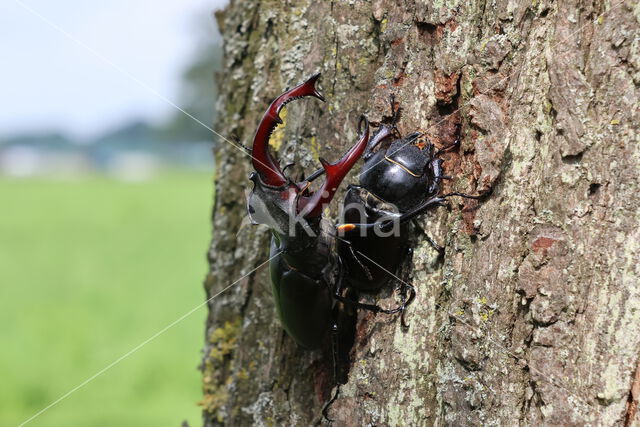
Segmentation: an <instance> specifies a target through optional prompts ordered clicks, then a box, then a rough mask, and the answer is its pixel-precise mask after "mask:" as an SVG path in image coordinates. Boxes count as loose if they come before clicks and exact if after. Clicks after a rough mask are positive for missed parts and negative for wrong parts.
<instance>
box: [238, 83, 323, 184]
mask: <svg viewBox="0 0 640 427" xmlns="http://www.w3.org/2000/svg"><path fill="white" fill-rule="evenodd" d="M319 78H320V73H317V74H314V75H313V76H311V77H310V78H309V79H307V81H305V82H304V83H302V84H300V85H298V86H296V87H294V88H293V89H290V90H288V91H286V92H285V93H283V94H282V95H280V96H279V97H277V98H276V99H275V100H274V101H273V102H272V103H271V105H270V106H269V108H268V109H267V111H266V112H265V113H264V116H263V117H262V120H261V121H260V124H259V125H258V130H257V131H256V135H255V137H254V139H253V148H252V151H251V160H252V162H253V167H254V169H255V170H256V171H257V172H258V174H259V175H260V178H262V180H263V181H264V183H265V184H267V185H270V186H273V187H281V186H283V185H285V184H287V183H288V180H287V178H286V177H285V176H284V174H283V173H282V169H280V165H279V164H278V162H276V161H275V160H274V158H273V157H272V156H271V153H269V137H270V136H271V133H272V132H273V131H274V129H275V128H276V126H277V125H279V124H282V123H283V121H282V118H280V110H281V109H282V107H284V106H285V105H286V104H287V103H289V102H291V101H293V100H295V99H298V98H303V97H305V96H313V97H315V98H318V99H319V100H321V101H324V97H323V96H322V94H320V92H319V91H318V90H317V89H316V87H315V84H316V81H317V80H318V79H319Z"/></svg>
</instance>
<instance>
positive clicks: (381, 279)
mask: <svg viewBox="0 0 640 427" xmlns="http://www.w3.org/2000/svg"><path fill="white" fill-rule="evenodd" d="M391 108H392V124H391V125H382V126H380V128H379V129H378V131H377V132H376V133H375V134H374V136H373V137H372V138H371V141H370V142H369V144H368V146H367V148H366V150H365V153H364V156H363V159H364V166H363V168H362V171H361V173H360V185H349V186H348V187H347V191H346V195H345V198H344V205H343V212H342V219H343V223H342V224H340V225H338V226H337V232H338V239H337V240H338V254H339V261H340V265H341V267H342V270H341V271H342V274H341V279H340V280H339V281H338V283H337V286H335V288H334V294H335V297H336V298H337V299H339V300H345V298H344V297H342V296H341V293H342V288H343V287H347V288H352V289H355V290H357V291H363V292H376V291H378V290H380V289H381V288H382V287H383V285H385V284H386V283H388V282H389V280H390V279H391V278H393V277H394V276H395V275H396V272H397V271H398V269H399V267H400V265H401V263H402V262H403V261H404V260H406V259H407V256H408V255H409V253H410V252H411V248H410V245H409V237H410V235H411V233H410V229H409V221H410V220H414V218H415V217H416V216H418V215H420V214H422V213H424V212H425V211H427V210H428V209H430V208H433V207H436V206H443V205H444V201H445V199H446V198H448V197H451V196H460V197H464V198H469V199H480V198H482V197H484V196H485V195H484V194H482V195H477V196H474V195H469V194H464V193H455V192H454V193H448V194H444V195H438V194H439V192H440V186H441V183H442V180H443V179H449V178H450V177H448V176H445V175H443V174H442V163H443V160H442V159H440V158H439V157H438V156H439V155H440V153H442V152H443V151H445V150H448V149H449V148H452V147H454V146H456V145H458V144H459V140H456V142H454V143H453V144H451V145H450V146H447V147H445V148H443V149H440V150H438V151H436V150H435V147H434V145H433V144H432V143H430V142H429V141H428V139H427V138H426V136H425V135H424V134H422V133H420V132H415V133H412V134H410V135H408V136H406V137H404V138H402V137H398V138H396V139H393V140H392V139H391V138H392V137H393V136H394V135H397V136H399V135H398V130H397V128H396V126H395V125H396V122H397V120H398V118H399V110H396V109H395V102H394V100H393V97H392V99H391ZM376 149H377V150H376ZM413 223H414V225H415V226H416V227H417V228H420V227H419V226H418V224H417V223H416V222H415V221H413ZM423 232H424V231H423ZM424 235H425V236H426V238H427V240H428V241H429V243H430V244H431V245H432V246H433V247H434V248H435V249H436V250H438V252H439V253H440V255H443V254H444V249H443V248H442V247H440V246H438V245H437V244H436V243H435V242H434V241H433V239H431V238H430V237H429V236H428V235H427V234H426V233H424ZM407 291H409V296H408V299H407ZM401 297H402V303H401V305H400V306H399V307H397V308H395V309H383V308H381V307H380V306H378V305H372V304H363V303H359V302H354V301H351V302H350V303H351V304H352V305H354V306H356V307H358V308H363V309H367V310H370V311H374V312H385V313H396V312H402V316H401V323H402V325H403V326H405V327H406V326H407V325H406V323H405V319H404V311H405V308H406V307H407V306H408V305H409V304H411V302H412V301H413V299H414V297H415V290H414V288H413V286H412V285H410V284H408V283H406V282H404V281H402V283H401ZM345 302H346V301H345Z"/></svg>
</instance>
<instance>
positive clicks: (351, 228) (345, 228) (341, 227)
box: [338, 224, 356, 231]
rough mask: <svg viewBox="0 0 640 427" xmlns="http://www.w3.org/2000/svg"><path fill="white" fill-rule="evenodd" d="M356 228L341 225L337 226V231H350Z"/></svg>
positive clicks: (351, 225)
mask: <svg viewBox="0 0 640 427" xmlns="http://www.w3.org/2000/svg"><path fill="white" fill-rule="evenodd" d="M354 228H356V226H355V224H342V225H340V226H338V231H351V230H353V229H354Z"/></svg>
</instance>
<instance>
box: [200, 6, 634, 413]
mask: <svg viewBox="0 0 640 427" xmlns="http://www.w3.org/2000/svg"><path fill="white" fill-rule="evenodd" d="M287 3H288V4H286V5H285V4H283V2H279V1H262V2H259V1H244V2H241V1H232V2H231V4H230V5H229V6H228V7H227V9H226V10H225V11H224V12H221V13H219V14H218V20H219V22H220V26H221V28H222V33H223V36H224V39H225V71H224V74H223V75H222V76H221V79H220V90H221V101H220V121H219V123H218V128H219V129H218V130H219V132H220V133H221V134H223V135H225V136H227V137H229V139H232V138H236V137H237V138H238V139H239V140H240V141H242V142H243V143H245V144H250V143H251V140H252V137H253V133H254V131H255V129H256V126H257V124H258V122H259V120H260V117H261V115H262V114H263V112H264V111H265V109H266V107H267V106H268V104H269V102H270V101H271V100H272V99H273V98H275V97H276V96H277V95H278V94H280V93H281V92H282V91H283V90H284V89H285V88H286V87H292V86H294V85H296V84H298V83H300V82H302V81H303V80H304V79H305V78H306V77H308V76H309V75H311V74H312V73H313V72H316V71H321V72H322V78H321V81H320V85H321V87H322V90H323V93H324V95H325V97H326V98H327V102H326V103H325V104H323V103H320V102H318V101H316V100H313V99H304V100H300V101H297V102H295V103H292V104H289V113H288V116H287V120H286V121H287V125H286V128H285V130H284V131H277V132H276V134H275V135H274V138H273V139H274V141H272V142H273V143H274V148H275V149H276V151H277V155H278V158H279V159H280V163H281V164H283V165H284V164H287V163H291V162H294V161H295V162H296V163H297V164H299V165H301V166H303V167H304V168H305V170H307V171H311V170H313V169H314V168H317V167H318V162H317V158H318V156H319V155H320V156H323V157H326V158H328V159H330V160H335V159H337V158H338V157H339V154H338V153H341V152H344V151H345V150H346V149H347V148H348V147H350V146H351V145H352V144H353V143H354V142H355V141H356V125H357V120H358V117H359V115H360V114H362V113H364V114H366V115H367V116H368V118H369V119H370V120H371V121H372V122H380V121H381V120H383V119H384V118H385V117H386V118H387V119H388V116H389V115H390V111H389V96H390V94H391V93H393V94H395V96H396V100H397V101H398V103H399V105H400V106H401V107H402V113H403V114H402V118H401V121H400V123H399V125H398V127H399V129H400V131H401V133H402V134H403V135H404V134H407V133H409V132H413V131H416V130H419V131H423V132H426V133H427V134H428V135H429V137H430V139H431V141H432V142H433V143H435V144H436V145H437V146H443V145H445V144H448V143H450V142H453V141H454V140H455V138H456V137H457V136H458V135H459V136H460V138H461V141H462V146H461V148H460V149H459V150H454V151H453V152H451V153H447V154H444V155H443V158H445V164H444V169H445V174H446V175H450V176H452V177H453V179H452V180H450V181H448V182H447V183H446V184H445V187H446V188H445V190H446V191H464V192H468V193H477V192H480V191H484V190H487V189H491V190H492V193H491V195H490V196H489V197H488V198H487V199H486V200H484V201H481V202H480V203H478V202H476V201H465V200H461V199H456V200H453V199H450V204H451V209H445V208H439V209H436V210H433V211H432V212H430V213H429V214H427V215H423V216H422V217H420V218H419V220H420V223H421V225H422V227H423V228H424V229H426V230H428V231H429V233H430V234H431V235H432V237H434V238H435V240H436V241H438V242H439V243H441V244H445V245H446V253H445V256H444V257H443V258H439V257H438V254H437V252H436V251H434V250H433V249H432V248H431V247H430V246H429V244H428V243H427V241H426V240H425V239H424V238H423V237H422V236H421V235H416V239H417V240H418V242H417V244H416V245H415V247H414V254H413V261H412V263H413V265H412V269H411V271H410V273H409V275H408V276H407V277H408V279H410V280H411V281H412V283H413V284H414V285H415V286H416V289H417V297H416V300H415V301H414V303H413V304H412V305H411V306H410V308H409V309H408V311H407V320H408V322H409V323H410V327H409V329H408V330H406V331H405V330H403V329H402V328H401V326H400V322H399V320H398V319H397V317H394V316H386V315H382V314H378V315H374V314H371V313H366V312H361V313H359V318H358V325H357V336H356V342H355V345H354V347H353V349H352V359H353V364H352V366H351V370H350V373H349V378H348V383H347V384H346V385H344V386H342V387H341V394H340V397H339V399H338V400H337V401H336V402H335V404H334V405H333V406H332V408H331V415H332V417H333V418H335V419H336V421H337V422H338V424H339V425H343V424H362V425H365V424H366V425H374V424H375V425H432V424H450V425H470V424H473V425H479V424H490V425H495V424H505V425H514V424H516V423H518V424H524V425H531V424H539V423H544V424H549V425H551V424H585V423H590V424H592V425H601V424H616V425H623V424H625V423H627V424H629V423H631V422H632V421H633V420H634V419H635V422H639V420H640V418H639V417H638V415H636V414H637V412H636V406H637V401H638V399H639V398H640V373H639V371H638V363H639V357H640V286H639V276H640V268H639V267H638V261H639V260H640V233H639V231H638V230H639V229H640V217H639V208H638V207H639V206H640V204H639V197H638V190H639V187H638V186H639V184H640V179H639V173H638V171H639V169H640V146H639V144H638V142H640V141H639V140H638V134H637V129H638V121H639V114H638V113H639V111H638V109H639V85H640V40H639V36H638V34H639V32H638V28H639V22H640V6H639V5H638V3H637V2H633V1H621V0H615V1H614V0H611V1H602V0H592V1H585V0H563V1H560V2H554V1H550V0H533V1H531V0H494V1H487V0H485V1H482V0H480V1H474V0H470V1H462V0H446V1H436V0H433V1H420V0H410V1H406V2H403V3H404V5H403V6H402V7H401V6H399V5H398V4H399V3H398V2H393V1H384V0H382V1H373V2H369V1H364V0H352V1H349V2H346V1H345V2H334V1H331V2H328V1H327V2H318V1H315V2H314V1H298V2H287ZM232 140H233V139H232ZM217 159H218V162H217V164H218V165H219V166H218V170H217V177H216V201H215V208H214V212H213V225H214V232H213V241H212V245H211V249H210V252H209V259H210V266H211V269H210V273H209V275H208V277H207V280H206V290H207V293H208V295H209V297H214V296H215V295H217V294H218V292H220V291H222V290H223V289H225V288H226V287H227V286H229V285H231V284H233V283H235V282H236V281H237V280H238V279H239V278H240V280H239V282H237V283H235V285H233V286H231V288H230V289H228V290H226V291H225V292H223V293H222V294H220V295H219V296H216V297H215V298H213V299H212V300H211V302H210V304H209V309H210V312H209V317H208V320H207V332H206V345H205V355H204V362H203V373H204V393H205V395H204V400H203V402H202V405H203V407H204V421H205V425H217V424H219V423H228V424H230V425H248V424H251V423H256V424H258V425H306V424H310V423H313V422H316V421H318V420H320V419H321V418H320V411H321V409H322V406H323V404H324V403H325V402H326V400H327V399H328V395H329V392H330V388H331V374H330V368H329V367H330V362H327V361H326V356H323V355H322V354H320V352H308V351H305V350H303V349H300V348H298V347H297V346H296V345H295V343H294V342H293V341H292V340H291V339H290V338H289V337H288V336H286V335H285V333H284V332H283V330H282V328H281V327H280V325H279V323H278V320H277V317H276V313H275V309H274V305H273V301H272V297H271V292H270V283H269V277H268V271H267V267H266V266H263V267H261V268H259V269H258V270H257V271H255V272H252V270H254V269H255V268H256V267H258V266H260V265H261V264H262V263H263V262H264V261H265V260H266V259H267V258H268V233H266V232H265V230H264V229H263V228H262V227H255V226H251V225H250V224H248V221H247V220H246V219H245V217H246V206H245V205H246V196H245V193H246V192H247V191H248V189H250V187H251V186H250V182H249V180H248V179H247V176H248V173H249V172H250V171H251V164H250V159H249V157H248V156H247V155H246V153H243V152H242V151H241V150H238V149H236V148H234V147H232V146H231V145H230V144H226V143H224V142H222V141H220V143H219V149H218V151H217ZM359 167H360V166H356V169H358V168H359ZM356 179H357V176H356V175H355V174H352V175H350V176H349V177H348V178H347V180H345V182H355V181H356ZM343 187H344V185H343ZM340 200H341V195H340V194H339V195H338V196H337V197H336V198H335V201H334V203H333V205H334V206H337V205H338V204H339V203H340ZM249 272H251V273H250V274H248V275H247V276H245V275H246V274H247V273H249ZM371 298H372V299H371V301H374V300H376V299H375V298H376V297H375V296H374V297H371ZM377 301H378V302H379V303H380V304H381V305H384V304H386V305H392V304H394V301H395V299H394V295H393V293H392V292H391V291H387V292H383V293H382V296H381V297H379V298H378V300H377ZM634 377H635V378H636V380H635V382H634ZM634 417H635V418H634Z"/></svg>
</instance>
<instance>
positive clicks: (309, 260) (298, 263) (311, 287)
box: [248, 74, 369, 365]
mask: <svg viewBox="0 0 640 427" xmlns="http://www.w3.org/2000/svg"><path fill="white" fill-rule="evenodd" d="M319 76H320V75H319V74H316V75H314V76H312V77H311V78H309V79H308V80H307V81H305V82H304V83H302V84H300V85H299V86H296V87H295V88H293V89H291V90H288V91H286V92H285V93H283V94H282V95H280V96H279V97H278V98H276V100H275V101H273V102H272V103H271V105H270V106H269V108H268V109H267V111H266V112H265V114H264V116H263V118H262V121H261V122H260V125H259V126H258V130H257V131H256V135H255V138H254V141H253V147H252V150H251V159H252V163H253V167H254V169H255V170H256V172H255V173H252V174H251V177H250V178H251V180H252V181H253V183H254V187H253V190H252V191H251V194H250V196H249V199H248V210H249V216H250V218H251V221H252V222H253V223H254V224H266V225H267V226H268V227H269V228H270V229H271V231H272V240H271V257H272V260H271V262H270V266H269V267H270V274H271V282H272V290H273V297H274V300H275V305H276V308H277V311H278V315H279V317H280V322H281V323H282V326H283V327H284V329H285V330H286V331H287V333H288V334H289V335H290V336H291V337H292V338H293V339H294V340H295V341H296V342H297V343H298V344H300V345H302V346H303V347H306V348H308V349H317V348H320V347H321V346H322V344H323V341H324V339H325V336H326V335H327V333H328V331H331V330H334V331H336V330H337V328H338V326H337V320H336V318H337V317H336V315H335V313H333V308H334V305H335V304H334V299H333V290H332V283H331V279H330V277H329V276H330V271H329V270H330V269H331V268H332V267H331V262H330V260H331V257H332V254H331V247H332V236H331V233H327V231H326V230H322V229H321V228H322V227H323V224H326V223H323V222H322V221H321V220H322V211H323V209H324V206H326V204H328V203H329V202H330V201H331V199H332V198H333V196H334V194H335V192H336V190H337V189H338V186H339V185H340V183H341V182H342V180H343V179H344V177H345V176H346V174H347V173H348V172H349V170H351V168H352V167H353V166H354V165H355V164H356V162H357V161H358V159H359V158H360V156H361V155H362V154H363V153H364V151H365V149H366V148H367V144H368V142H369V123H368V122H367V120H366V118H364V116H363V117H362V118H361V119H360V123H359V125H358V130H359V131H360V128H361V127H362V126H361V125H362V124H363V123H364V129H363V130H362V131H360V132H359V133H360V137H359V140H358V142H357V143H356V144H355V145H354V146H353V147H351V149H350V150H349V151H348V152H347V153H346V154H345V155H344V156H343V157H342V158H341V159H340V160H339V161H338V162H336V163H334V164H330V163H328V162H326V161H325V160H323V159H320V162H321V164H322V169H320V170H318V171H316V172H314V173H313V174H311V175H310V176H309V177H308V178H307V179H305V180H303V181H301V182H297V183H296V182H293V181H292V180H291V179H290V178H288V177H287V176H285V175H284V173H283V170H282V169H281V168H280V165H278V163H277V162H276V161H275V160H274V159H273V157H272V156H271V154H270V153H269V137H270V136H271V133H272V132H273V130H274V129H275V127H276V126H277V125H278V124H280V123H282V120H281V119H280V116H279V112H280V110H281V109H282V107H283V106H284V105H285V104H287V103H288V102H290V101H292V100H294V99H298V98H302V97H306V96H312V97H316V98H318V99H320V100H322V101H324V98H323V97H322V95H320V93H319V92H318V91H317V90H316V88H315V83H316V81H317V80H318V78H319ZM323 174H326V179H325V181H324V182H323V184H322V185H321V186H320V188H319V189H318V190H317V191H315V192H313V193H311V192H310V190H309V186H310V183H311V181H313V180H314V179H316V178H318V177H319V176H321V175H323ZM334 358H335V350H334ZM334 365H335V363H334Z"/></svg>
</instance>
